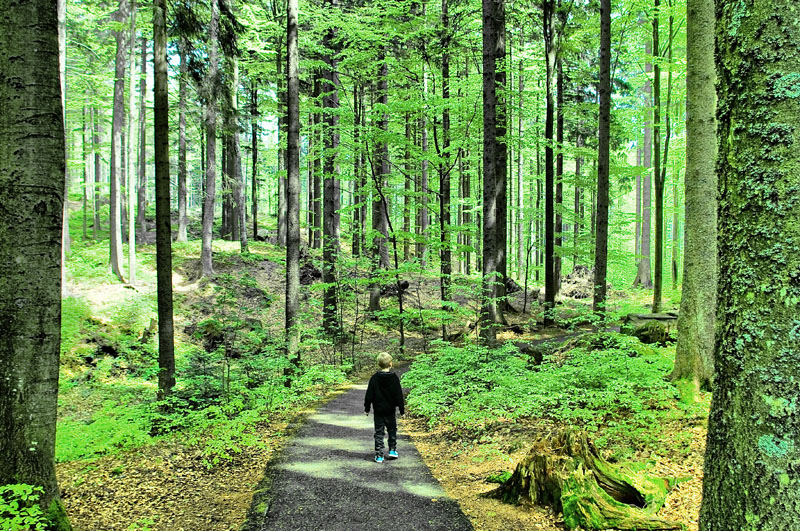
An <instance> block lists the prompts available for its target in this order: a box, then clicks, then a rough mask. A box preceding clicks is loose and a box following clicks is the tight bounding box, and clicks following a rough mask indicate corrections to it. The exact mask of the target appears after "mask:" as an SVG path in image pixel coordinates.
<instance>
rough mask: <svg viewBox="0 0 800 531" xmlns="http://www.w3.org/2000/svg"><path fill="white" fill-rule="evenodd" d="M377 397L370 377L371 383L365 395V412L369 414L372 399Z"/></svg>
mask: <svg viewBox="0 0 800 531" xmlns="http://www.w3.org/2000/svg"><path fill="white" fill-rule="evenodd" d="M374 399H375V386H374V385H373V383H372V378H370V379H369V384H367V393H366V394H365V395H364V413H365V414H367V415H369V408H370V406H371V405H372V401H373V400H374Z"/></svg>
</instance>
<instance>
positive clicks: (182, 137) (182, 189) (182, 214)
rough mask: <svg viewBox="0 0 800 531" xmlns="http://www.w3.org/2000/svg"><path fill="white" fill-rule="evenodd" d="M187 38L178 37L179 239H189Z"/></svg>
mask: <svg viewBox="0 0 800 531" xmlns="http://www.w3.org/2000/svg"><path fill="white" fill-rule="evenodd" d="M186 46H187V43H186V40H185V39H184V38H183V37H179V38H178V54H179V55H180V58H181V73H180V78H179V79H178V239H177V241H179V242H185V241H187V239H188V238H187V235H186V224H187V223H188V219H187V217H186V81H187V79H186V78H187V77H188V75H189V65H188V64H187V57H186Z"/></svg>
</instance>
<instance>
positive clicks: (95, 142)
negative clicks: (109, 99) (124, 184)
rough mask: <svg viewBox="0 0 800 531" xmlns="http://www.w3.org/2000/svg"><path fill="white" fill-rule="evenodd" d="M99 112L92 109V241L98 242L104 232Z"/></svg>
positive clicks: (95, 108)
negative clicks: (101, 223)
mask: <svg viewBox="0 0 800 531" xmlns="http://www.w3.org/2000/svg"><path fill="white" fill-rule="evenodd" d="M98 114H99V112H98V110H97V107H92V153H94V193H93V197H94V200H93V203H94V222H93V223H92V239H93V240H95V241H97V238H98V231H100V230H102V227H101V226H100V187H101V183H102V180H103V179H102V175H101V169H100V163H101V160H102V159H101V157H100V134H101V125H100V117H99V116H98Z"/></svg>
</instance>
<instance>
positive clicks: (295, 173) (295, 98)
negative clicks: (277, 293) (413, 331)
mask: <svg viewBox="0 0 800 531" xmlns="http://www.w3.org/2000/svg"><path fill="white" fill-rule="evenodd" d="M286 50H287V54H286V87H287V90H286V111H287V112H286V126H287V135H286V172H287V173H286V175H287V177H286V202H285V205H286V218H285V222H286V323H285V328H286V351H287V354H288V356H289V360H290V361H291V362H292V363H293V364H298V363H299V361H300V358H299V356H300V354H299V351H298V347H299V343H300V327H299V324H300V323H299V315H298V314H299V311H300V267H299V260H300V93H299V90H300V80H299V75H298V52H297V0H288V2H287V10H286Z"/></svg>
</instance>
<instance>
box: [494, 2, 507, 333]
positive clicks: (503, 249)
mask: <svg viewBox="0 0 800 531" xmlns="http://www.w3.org/2000/svg"><path fill="white" fill-rule="evenodd" d="M494 8H495V11H494V23H495V28H494V29H495V32H496V33H495V34H496V36H497V40H496V41H495V47H494V55H495V58H494V62H495V69H494V86H495V100H496V107H495V116H496V118H495V119H496V122H495V124H496V129H495V135H496V138H497V144H496V148H495V157H497V162H496V164H495V182H494V185H495V210H496V218H497V219H496V220H495V221H496V223H497V226H496V229H495V235H496V237H497V246H496V248H495V252H496V253H497V259H496V263H495V266H496V268H497V276H498V278H497V280H498V281H499V284H495V296H496V297H497V298H498V299H500V301H499V302H498V304H497V314H496V315H495V318H496V319H497V322H498V323H503V324H507V323H506V319H505V316H504V310H505V307H506V301H505V296H506V285H505V281H506V279H507V278H508V264H507V259H506V257H507V247H508V193H507V183H508V148H507V143H506V140H505V136H506V132H507V123H508V116H507V114H508V108H509V107H508V105H506V96H505V91H506V65H505V59H506V40H505V36H506V10H505V0H495V3H494ZM497 65H501V68H497Z"/></svg>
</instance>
